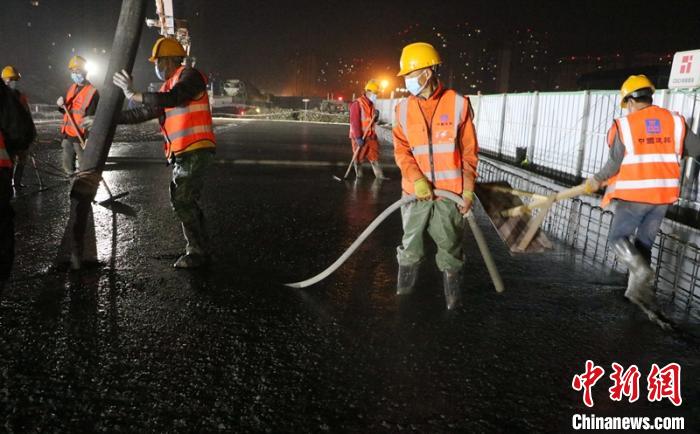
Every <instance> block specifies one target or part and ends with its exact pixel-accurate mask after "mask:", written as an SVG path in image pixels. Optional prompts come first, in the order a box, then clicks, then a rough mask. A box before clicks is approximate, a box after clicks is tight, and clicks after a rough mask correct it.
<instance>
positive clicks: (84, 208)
mask: <svg viewBox="0 0 700 434" xmlns="http://www.w3.org/2000/svg"><path fill="white" fill-rule="evenodd" d="M146 2H147V0H122V9H121V13H120V15H119V22H118V23H117V31H116V34H115V35H114V42H113V43H112V52H111V53H112V56H111V57H110V60H109V67H108V69H107V75H106V77H105V83H104V86H103V87H102V94H101V95H100V102H99V104H98V106H97V113H95V123H94V124H93V127H92V129H91V130H90V139H89V141H88V145H87V147H86V148H85V154H84V156H83V160H82V164H81V167H80V175H79V176H78V177H76V178H75V180H74V181H73V185H72V188H71V193H70V197H71V205H70V218H69V221H68V224H67V226H66V236H64V240H67V241H68V245H67V246H62V247H63V248H67V249H69V251H70V253H71V265H72V267H73V268H80V264H81V262H82V261H83V254H84V253H85V251H84V238H85V234H86V230H89V229H90V228H89V227H88V222H89V221H90V220H91V217H92V201H93V200H94V198H95V194H96V193H97V189H98V187H99V185H100V180H101V179H102V170H103V169H104V165H105V162H106V161H107V156H108V155H109V148H110V147H111V146H112V140H113V139H114V132H115V130H116V127H117V126H116V122H115V118H116V116H117V114H118V113H119V112H120V111H121V108H122V104H123V103H124V95H123V93H122V91H121V89H119V88H118V87H116V86H114V85H112V76H113V75H114V73H115V72H117V71H121V70H122V69H126V70H127V71H129V72H131V70H132V68H133V66H134V59H135V58H136V52H137V51H138V46H139V38H140V37H141V29H142V27H143V22H144V17H145V15H146ZM93 229H94V228H93ZM59 256H60V254H59Z"/></svg>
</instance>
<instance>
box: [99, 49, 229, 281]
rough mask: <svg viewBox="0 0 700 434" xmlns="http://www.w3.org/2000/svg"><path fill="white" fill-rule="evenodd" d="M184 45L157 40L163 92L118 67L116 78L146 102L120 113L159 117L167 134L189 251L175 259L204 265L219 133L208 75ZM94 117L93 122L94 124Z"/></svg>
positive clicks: (126, 119)
mask: <svg viewBox="0 0 700 434" xmlns="http://www.w3.org/2000/svg"><path fill="white" fill-rule="evenodd" d="M185 57H187V52H186V51H185V49H184V47H183V46H182V45H181V44H180V43H179V42H178V41H177V40H175V39H172V38H160V39H158V40H157V41H156V43H155V44H154V45H153V50H152V55H151V58H150V59H149V60H150V61H151V62H153V63H154V64H155V73H156V76H157V77H158V78H159V79H161V80H163V81H164V83H163V85H162V86H161V88H160V91H159V92H143V93H141V92H137V91H135V90H134V88H133V83H132V79H131V77H130V76H129V74H128V73H127V72H126V71H121V72H118V73H116V74H115V75H114V77H113V82H114V84H115V85H117V86H118V87H119V88H121V89H122V91H123V92H124V95H125V97H126V99H127V100H129V101H131V102H135V103H139V104H141V106H139V107H136V108H133V109H130V110H126V111H124V112H122V113H121V115H120V118H119V119H118V122H119V123H122V124H135V123H141V122H145V121H147V120H149V119H159V120H160V127H161V131H162V133H163V137H164V139H165V140H164V145H163V149H164V153H165V158H166V159H167V161H168V162H169V163H170V164H171V165H172V166H173V171H172V180H171V182H170V203H171V205H172V207H173V210H174V211H175V214H176V215H177V216H178V218H179V219H180V222H181V223H182V231H183V234H184V236H185V241H186V243H187V244H186V247H185V253H184V254H182V255H181V256H180V257H179V258H178V259H177V261H176V262H175V263H174V264H173V266H174V267H175V268H198V267H201V266H203V265H205V264H206V263H207V262H209V260H210V259H211V251H210V246H209V238H208V236H207V231H206V227H205V223H204V212H203V211H202V208H201V206H200V204H199V200H200V197H201V194H202V189H203V188H204V176H205V174H206V173H207V172H208V171H209V168H210V166H211V164H212V163H213V161H214V152H215V150H216V138H215V137H214V127H213V124H212V117H211V108H210V106H209V95H208V94H207V79H206V77H205V76H204V74H202V73H201V72H200V71H198V70H196V69H194V68H192V67H189V66H184V65H183V61H184V59H185ZM92 122H93V119H90V120H89V121H88V123H89V124H90V125H91V124H92Z"/></svg>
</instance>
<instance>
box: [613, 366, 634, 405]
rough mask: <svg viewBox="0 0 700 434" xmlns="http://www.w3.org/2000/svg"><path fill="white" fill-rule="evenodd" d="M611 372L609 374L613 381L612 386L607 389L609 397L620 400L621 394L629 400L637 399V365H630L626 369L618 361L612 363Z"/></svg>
mask: <svg viewBox="0 0 700 434" xmlns="http://www.w3.org/2000/svg"><path fill="white" fill-rule="evenodd" d="M612 368H613V371H614V372H613V373H612V374H610V379H611V380H612V381H613V385H612V387H610V389H608V391H609V392H610V399H612V400H613V401H621V400H622V397H623V396H626V397H627V400H628V401H629V402H635V401H636V400H638V399H639V377H640V376H641V374H640V373H639V368H637V365H632V366H630V367H629V368H628V369H627V370H626V371H625V369H624V368H623V367H622V365H620V364H619V363H613V364H612Z"/></svg>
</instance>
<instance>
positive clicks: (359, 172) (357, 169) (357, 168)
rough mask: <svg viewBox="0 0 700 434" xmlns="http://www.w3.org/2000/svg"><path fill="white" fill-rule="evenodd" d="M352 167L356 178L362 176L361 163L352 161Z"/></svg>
mask: <svg viewBox="0 0 700 434" xmlns="http://www.w3.org/2000/svg"><path fill="white" fill-rule="evenodd" d="M352 165H353V167H354V168H355V177H356V178H358V179H359V178H362V177H363V176H364V174H363V173H362V164H359V163H357V162H355V163H352Z"/></svg>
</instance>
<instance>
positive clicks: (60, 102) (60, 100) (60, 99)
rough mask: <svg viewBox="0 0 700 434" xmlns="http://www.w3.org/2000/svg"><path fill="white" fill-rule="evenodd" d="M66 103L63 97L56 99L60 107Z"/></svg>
mask: <svg viewBox="0 0 700 434" xmlns="http://www.w3.org/2000/svg"><path fill="white" fill-rule="evenodd" d="M64 103H65V101H64V100H63V97H62V96H59V97H58V99H57V100H56V105H57V106H59V107H63V104H64Z"/></svg>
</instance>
